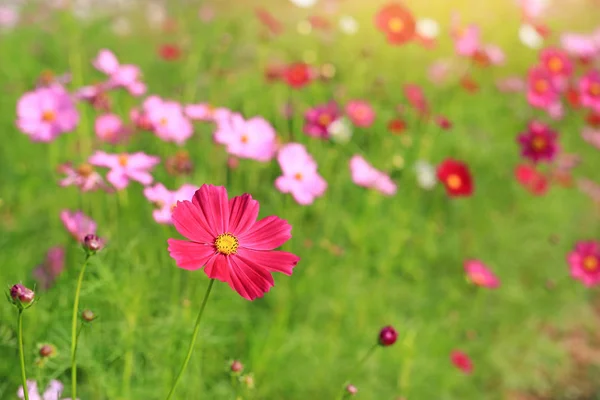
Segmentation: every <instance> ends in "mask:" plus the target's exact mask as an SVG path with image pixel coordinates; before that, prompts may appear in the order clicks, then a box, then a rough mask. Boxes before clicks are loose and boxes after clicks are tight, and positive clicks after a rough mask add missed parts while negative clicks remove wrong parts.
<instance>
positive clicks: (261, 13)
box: [254, 7, 283, 35]
mask: <svg viewBox="0 0 600 400" xmlns="http://www.w3.org/2000/svg"><path fill="white" fill-rule="evenodd" d="M254 12H255V13H256V17H257V18H258V20H259V21H260V22H261V23H262V24H263V25H264V26H265V27H266V28H267V29H268V30H269V32H271V33H272V34H273V35H280V34H281V33H283V25H282V24H281V22H279V21H278V20H277V18H275V17H274V16H273V15H272V14H271V13H270V12H268V11H267V10H265V9H264V8H262V7H258V8H256V9H254Z"/></svg>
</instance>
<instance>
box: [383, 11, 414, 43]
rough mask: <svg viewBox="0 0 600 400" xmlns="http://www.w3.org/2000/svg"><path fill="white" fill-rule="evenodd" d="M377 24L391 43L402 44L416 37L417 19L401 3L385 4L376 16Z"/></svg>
mask: <svg viewBox="0 0 600 400" xmlns="http://www.w3.org/2000/svg"><path fill="white" fill-rule="evenodd" d="M375 26H376V27H377V28H378V29H379V30H380V31H382V32H383V33H385V34H386V36H387V41H388V42H389V43H391V44H395V45H401V44H404V43H406V42H409V41H410V40H412V39H414V38H415V32H416V23H415V19H414V17H413V16H412V14H411V13H410V11H409V10H408V9H407V8H406V7H404V6H403V5H402V4H400V3H391V4H388V5H386V6H384V7H383V8H382V9H381V10H380V11H379V13H377V15H376V16H375Z"/></svg>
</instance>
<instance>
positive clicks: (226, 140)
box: [214, 113, 277, 162]
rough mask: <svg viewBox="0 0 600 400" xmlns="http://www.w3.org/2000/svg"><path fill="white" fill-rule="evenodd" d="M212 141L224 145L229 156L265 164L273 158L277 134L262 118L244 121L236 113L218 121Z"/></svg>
mask: <svg viewBox="0 0 600 400" xmlns="http://www.w3.org/2000/svg"><path fill="white" fill-rule="evenodd" d="M214 139H215V141H216V142H217V143H219V144H223V145H225V146H226V148H227V152H228V153H229V154H231V155H233V156H237V157H240V158H250V159H253V160H256V161H262V162H265V161H270V160H271V159H272V158H273V157H274V156H275V151H276V139H277V134H276V133H275V129H273V127H272V126H271V124H269V122H268V121H266V120H265V119H264V118H262V117H254V118H251V119H249V120H245V119H244V117H242V116H241V115H240V114H237V113H236V114H233V115H232V116H231V117H230V118H225V119H221V120H218V121H217V130H216V131H215V133H214Z"/></svg>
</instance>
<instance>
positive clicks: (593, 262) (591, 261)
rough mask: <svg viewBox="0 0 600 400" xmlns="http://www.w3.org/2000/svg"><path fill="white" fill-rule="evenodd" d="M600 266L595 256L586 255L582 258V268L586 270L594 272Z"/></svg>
mask: <svg viewBox="0 0 600 400" xmlns="http://www.w3.org/2000/svg"><path fill="white" fill-rule="evenodd" d="M599 266H600V262H599V261H598V257H596V256H587V257H586V258H584V259H583V269H585V270H586V271H588V272H594V271H596V270H597V269H598V267H599Z"/></svg>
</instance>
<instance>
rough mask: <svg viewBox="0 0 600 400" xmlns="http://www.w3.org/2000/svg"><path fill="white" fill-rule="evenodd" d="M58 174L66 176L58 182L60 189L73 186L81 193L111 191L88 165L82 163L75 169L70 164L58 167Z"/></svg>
mask: <svg viewBox="0 0 600 400" xmlns="http://www.w3.org/2000/svg"><path fill="white" fill-rule="evenodd" d="M58 172H60V173H63V174H66V175H67V176H66V177H64V178H63V179H62V180H61V181H60V182H59V185H60V186H62V187H65V186H71V185H74V186H77V187H78V188H79V189H80V190H81V191H82V192H91V191H94V190H98V189H103V190H106V191H109V192H110V191H111V190H110V187H109V186H108V185H107V184H106V182H104V179H103V178H102V176H101V175H100V174H99V173H98V172H96V171H94V168H93V167H92V166H91V165H90V164H86V163H84V164H81V165H80V166H79V167H77V168H73V167H72V165H71V163H65V164H62V165H60V166H59V167H58Z"/></svg>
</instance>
